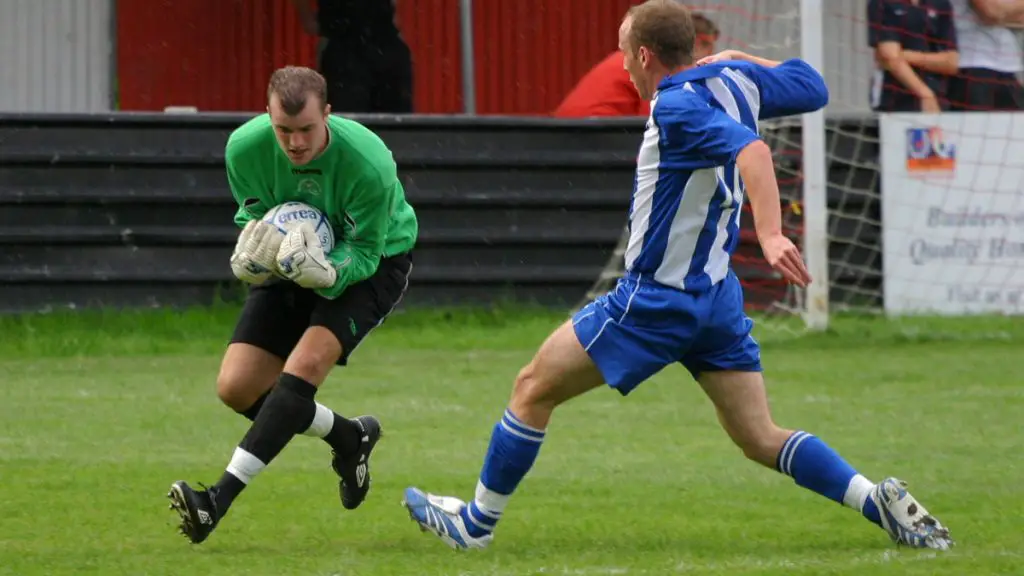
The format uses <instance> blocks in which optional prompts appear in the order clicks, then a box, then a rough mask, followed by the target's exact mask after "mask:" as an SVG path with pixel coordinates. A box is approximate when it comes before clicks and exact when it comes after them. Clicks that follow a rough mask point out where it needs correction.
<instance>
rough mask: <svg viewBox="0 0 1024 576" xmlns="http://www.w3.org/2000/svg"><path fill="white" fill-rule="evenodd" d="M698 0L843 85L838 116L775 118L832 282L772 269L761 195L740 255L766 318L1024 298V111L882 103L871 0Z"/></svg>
mask: <svg viewBox="0 0 1024 576" xmlns="http://www.w3.org/2000/svg"><path fill="white" fill-rule="evenodd" d="M907 1H908V2H909V0H907ZM689 4H690V5H691V6H692V7H693V8H694V9H696V10H698V11H700V12H702V13H703V14H705V15H706V16H708V17H709V18H710V19H711V20H712V21H714V22H715V24H716V25H717V26H718V28H719V30H720V32H721V35H720V37H719V40H718V44H717V48H718V49H719V50H721V49H726V48H738V49H741V50H744V51H748V52H751V53H755V54H758V55H761V56H765V57H768V58H772V59H776V60H784V59H787V58H791V57H802V58H804V59H806V60H807V61H808V62H810V63H811V64H812V65H814V66H815V67H816V68H817V69H818V70H819V71H822V72H823V74H824V76H825V79H826V81H827V83H828V86H829V90H830V95H831V100H830V103H829V105H828V107H827V108H826V110H825V112H824V114H817V115H805V116H803V117H797V118H791V119H785V120H782V121H771V122H762V123H761V127H760V128H761V132H762V135H763V137H764V138H765V140H766V141H767V142H768V144H769V145H770V146H771V147H772V149H773V151H774V156H775V166H776V174H777V177H778V181H779V186H780V192H781V196H782V209H783V216H784V228H785V232H786V233H787V234H788V235H790V236H791V237H792V238H793V240H794V241H795V242H796V243H797V245H798V246H801V249H802V251H803V253H804V255H805V258H806V259H807V261H808V265H809V267H810V268H811V272H812V275H813V276H815V280H816V282H815V285H814V286H812V287H809V288H808V289H807V290H798V289H795V288H793V287H790V286H788V285H787V284H786V283H785V282H784V281H783V280H782V279H781V277H779V276H778V275H777V274H775V273H774V272H773V271H772V270H771V269H770V268H769V267H768V265H767V264H766V263H765V262H764V261H763V259H762V258H761V252H760V249H759V247H758V244H757V239H756V237H755V235H754V228H753V220H752V217H751V214H750V209H749V204H748V205H747V206H746V208H745V212H744V214H743V220H742V228H741V230H742V232H741V242H740V247H739V248H738V250H737V253H736V255H735V257H734V268H735V270H736V272H737V275H738V276H740V278H741V279H742V282H743V285H744V287H745V296H746V301H747V305H748V308H750V310H751V313H752V314H756V315H759V316H762V317H769V318H766V319H763V321H762V324H768V325H769V326H771V325H775V326H778V327H793V328H797V329H800V330H802V329H804V328H807V327H810V328H814V329H820V328H824V327H825V326H827V323H828V320H829V318H830V317H831V316H832V315H834V314H837V313H842V312H846V311H858V312H872V313H881V312H884V313H886V314H887V315H890V316H902V315H908V314H913V315H918V314H928V315H960V314H977V313H999V314H1011V313H1019V312H1022V311H1024V112H1022V113H1013V112H985V111H977V112H943V113H941V114H922V113H900V114H878V113H875V112H873V111H872V108H871V103H870V102H871V101H870V98H871V95H872V85H873V83H872V80H873V76H874V75H875V74H876V72H875V58H874V51H873V49H871V48H869V46H868V32H869V26H870V23H869V18H868V2H867V0H842V1H836V0H720V1H718V2H715V1H711V0H707V1H701V0H691V2H689ZM952 16H953V17H958V15H952ZM965 17H970V16H969V15H968V16H965ZM1018 41H1019V37H1018ZM1018 46H1019V44H1018ZM1014 49H1015V50H1017V52H1016V57H1018V58H1019V53H1020V52H1019V50H1018V49H1017V47H1014ZM624 248H625V236H623V239H622V240H621V241H620V245H619V246H618V247H617V249H616V250H615V252H614V254H612V256H611V258H610V259H609V262H608V265H607V266H606V267H605V269H604V271H603V272H602V274H601V276H600V277H599V278H598V279H597V280H596V282H595V283H594V285H593V287H592V289H591V290H590V292H589V293H588V294H587V297H588V298H591V297H593V296H595V295H596V294H599V293H602V292H604V291H607V290H608V289H609V288H610V287H611V286H612V285H613V284H614V282H615V281H616V280H617V279H618V278H619V277H620V276H621V275H622V273H623V269H622V267H623V251H624Z"/></svg>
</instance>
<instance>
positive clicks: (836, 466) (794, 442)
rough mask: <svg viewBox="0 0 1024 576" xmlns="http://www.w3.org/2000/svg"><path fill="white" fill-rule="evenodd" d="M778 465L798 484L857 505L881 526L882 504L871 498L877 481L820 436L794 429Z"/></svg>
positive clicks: (838, 500)
mask: <svg viewBox="0 0 1024 576" xmlns="http://www.w3.org/2000/svg"><path fill="white" fill-rule="evenodd" d="M775 468H776V469H777V470H778V471H779V472H782V473H783V474H785V475H787V476H791V477H792V478H793V480H794V481H796V483H797V484H798V485H800V486H803V487H804V488H807V489H808V490H813V491H814V492H817V493H818V494H821V495H822V496H824V497H826V498H829V499H831V500H834V501H836V502H839V503H840V504H843V505H845V506H848V507H850V508H853V509H854V510H857V511H859V512H860V513H861V514H862V515H863V516H864V517H865V518H867V519H868V520H870V521H872V522H874V523H875V524H878V525H879V526H881V524H882V519H881V517H880V516H879V513H878V507H877V506H875V503H874V502H873V501H872V500H871V498H870V497H869V493H870V492H871V489H872V488H873V487H874V484H872V483H871V482H870V481H869V480H868V479H867V478H865V477H863V476H861V475H860V474H858V473H857V471H856V470H854V469H853V467H852V466H850V465H849V464H847V463H846V461H845V460H843V458H842V457H841V456H839V454H838V453H836V451H835V450H833V449H832V448H830V447H829V446H828V444H825V443H824V442H822V441H821V440H820V439H818V438H817V437H815V436H812V435H811V434H808V433H807V432H801V431H798V432H794V433H793V434H792V435H791V436H790V437H789V438H788V439H787V440H786V442H785V444H783V445H782V450H780V451H779V456H778V458H777V459H776V461H775Z"/></svg>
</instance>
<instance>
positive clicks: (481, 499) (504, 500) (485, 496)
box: [474, 480, 509, 516]
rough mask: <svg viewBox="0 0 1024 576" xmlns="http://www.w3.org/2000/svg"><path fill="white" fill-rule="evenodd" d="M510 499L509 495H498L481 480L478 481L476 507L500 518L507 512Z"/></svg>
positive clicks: (475, 497)
mask: <svg viewBox="0 0 1024 576" xmlns="http://www.w3.org/2000/svg"><path fill="white" fill-rule="evenodd" d="M508 497H509V495H508V494H498V493H497V492H495V491H493V490H490V489H488V488H487V486H484V483H483V482H481V481H480V480H477V481H476V494H475V495H474V499H475V500H476V505H477V506H479V507H480V508H482V509H483V510H486V511H487V512H493V513H495V514H497V515H499V516H500V515H501V513H502V512H504V511H505V507H506V506H508Z"/></svg>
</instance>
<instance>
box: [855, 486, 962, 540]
mask: <svg viewBox="0 0 1024 576" xmlns="http://www.w3.org/2000/svg"><path fill="white" fill-rule="evenodd" d="M868 497H869V498H871V499H872V500H873V501H874V503H875V506H877V507H878V512H879V515H880V516H881V518H882V528H884V529H885V531H886V532H888V533H889V537H890V538H892V540H893V542H896V544H897V545H899V544H903V545H905V546H910V547H911V548H934V549H935V550H948V549H950V548H951V547H952V546H953V539H952V538H951V537H950V535H949V529H947V528H946V527H945V526H943V525H942V524H940V523H939V521H938V520H937V519H936V518H935V517H934V516H932V515H931V514H929V513H928V511H927V510H925V508H924V506H922V505H921V503H920V502H918V501H917V499H915V498H914V497H913V496H911V495H910V492H907V483H906V482H903V481H902V480H898V479H896V478H886V479H885V480H882V481H881V482H879V483H878V484H876V485H875V489H874V490H872V491H871V494H870V495H869V496H868Z"/></svg>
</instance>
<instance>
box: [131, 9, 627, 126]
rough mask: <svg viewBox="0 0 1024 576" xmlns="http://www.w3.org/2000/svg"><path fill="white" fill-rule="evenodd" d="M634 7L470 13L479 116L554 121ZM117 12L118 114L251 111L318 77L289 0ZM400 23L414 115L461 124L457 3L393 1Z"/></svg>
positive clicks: (311, 46)
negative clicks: (447, 116)
mask: <svg viewBox="0 0 1024 576" xmlns="http://www.w3.org/2000/svg"><path fill="white" fill-rule="evenodd" d="M632 3H633V2H632V1H631V0H602V1H600V2H596V1H594V0H556V1H553V0H478V1H477V2H474V14H473V16H474V21H473V32H474V44H475V47H474V48H475V55H476V70H475V72H476V91H477V111H478V112H479V113H482V114H547V113H549V112H550V111H551V110H553V109H554V108H555V106H557V105H558V102H559V101H560V100H561V99H562V97H563V96H564V95H565V94H566V93H567V92H568V90H569V89H570V88H571V87H572V85H573V84H574V83H575V81H576V80H577V79H578V78H579V77H580V76H581V75H582V74H583V73H585V72H586V71H587V69H588V68H589V67H590V66H592V65H593V64H595V63H596V62H598V61H599V60H600V59H601V58H602V57H603V56H604V55H605V54H607V53H608V52H610V51H612V50H614V49H615V44H616V33H617V29H618V23H619V20H620V19H621V17H622V14H623V13H624V12H625V10H626V8H627V7H628V6H629V5H630V4H632ZM595 5H600V7H599V8H598V7H595ZM117 10H118V14H117V66H118V84H119V94H120V105H121V109H123V110H162V109H163V108H164V107H165V106H169V105H190V106H197V107H198V108H199V109H200V110H203V111H256V110H260V109H262V108H263V107H264V106H265V95H264V91H265V89H266V81H267V77H268V76H269V75H270V72H271V71H273V70H274V69H275V68H277V67H280V66H283V65H286V64H301V65H306V66H315V65H316V39H315V38H312V37H310V36H308V35H306V34H305V33H304V32H303V31H302V30H301V28H300V27H299V24H298V21H297V19H296V17H295V10H294V8H293V7H292V4H291V1H290V0H216V1H210V0H119V1H118V2H117ZM398 12H399V14H398V21H399V26H400V27H401V30H402V34H403V35H404V36H405V38H406V40H407V42H408V43H409V45H410V48H411V49H412V52H413V66H414V68H415V71H414V77H415V92H416V112H419V113H458V112H461V111H462V96H461V95H462V84H461V83H462V75H461V63H460V62H461V60H460V52H459V51H460V38H459V8H458V0H398Z"/></svg>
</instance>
